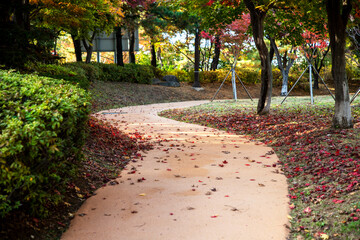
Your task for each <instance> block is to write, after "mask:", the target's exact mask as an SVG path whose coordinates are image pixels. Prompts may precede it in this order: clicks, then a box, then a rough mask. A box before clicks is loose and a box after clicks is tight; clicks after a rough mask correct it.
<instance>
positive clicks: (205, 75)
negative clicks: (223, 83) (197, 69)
mask: <svg viewBox="0 0 360 240" xmlns="http://www.w3.org/2000/svg"><path fill="white" fill-rule="evenodd" d="M218 81H220V80H219V74H218V72H217V71H202V72H201V73H200V82H203V83H214V82H218Z"/></svg>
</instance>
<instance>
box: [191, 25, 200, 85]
mask: <svg viewBox="0 0 360 240" xmlns="http://www.w3.org/2000/svg"><path fill="white" fill-rule="evenodd" d="M199 69H200V31H199V29H196V33H195V63H194V84H193V87H197V88H199V87H201V85H200V76H199Z"/></svg>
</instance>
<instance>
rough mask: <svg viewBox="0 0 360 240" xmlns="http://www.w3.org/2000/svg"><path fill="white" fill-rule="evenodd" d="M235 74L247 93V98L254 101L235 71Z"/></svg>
mask: <svg viewBox="0 0 360 240" xmlns="http://www.w3.org/2000/svg"><path fill="white" fill-rule="evenodd" d="M235 74H236V76H237V78H238V79H239V82H240V83H241V85H242V87H243V88H244V90H245V92H246V93H247V95H248V96H249V98H250V99H251V101H254V100H253V99H252V97H251V95H250V93H249V92H248V90H247V89H246V87H245V85H244V83H243V82H242V81H241V79H240V77H239V75H238V74H237V73H236V72H235Z"/></svg>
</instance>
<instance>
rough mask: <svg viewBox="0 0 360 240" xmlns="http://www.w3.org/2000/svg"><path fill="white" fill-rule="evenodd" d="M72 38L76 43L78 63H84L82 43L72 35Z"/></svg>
mask: <svg viewBox="0 0 360 240" xmlns="http://www.w3.org/2000/svg"><path fill="white" fill-rule="evenodd" d="M71 38H72V40H73V43H74V49H75V57H76V61H77V62H82V53H81V41H80V39H78V38H77V37H76V36H75V35H73V34H71Z"/></svg>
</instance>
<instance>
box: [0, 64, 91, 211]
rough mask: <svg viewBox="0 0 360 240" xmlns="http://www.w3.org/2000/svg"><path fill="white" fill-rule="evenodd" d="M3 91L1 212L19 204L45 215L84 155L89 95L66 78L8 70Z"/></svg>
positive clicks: (1, 74) (2, 76)
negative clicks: (82, 152) (74, 164)
mask: <svg viewBox="0 0 360 240" xmlns="http://www.w3.org/2000/svg"><path fill="white" fill-rule="evenodd" d="M46 69H48V70H50V68H46ZM59 69H60V70H59ZM54 71H55V73H57V72H56V71H62V68H58V66H56V67H55V68H54ZM0 92H1V95H0V106H1V109H2V110H1V111H0V130H1V135H0V163H1V168H0V215H1V216H4V215H6V214H7V213H9V212H10V211H12V210H13V209H15V208H18V207H20V206H23V207H25V208H29V209H30V210H31V212H32V213H33V214H39V215H46V207H49V206H50V205H51V204H54V203H57V202H58V201H59V200H60V199H61V197H60V192H59V191H61V186H62V184H64V179H65V178H67V177H68V176H69V175H70V174H71V172H72V171H71V169H72V166H73V164H72V163H73V162H75V161H78V160H79V158H80V157H81V147H82V145H83V143H84V139H85V125H86V121H87V116H88V114H89V107H88V105H89V97H88V96H87V93H86V92H85V90H82V89H79V88H77V87H76V86H73V85H71V84H68V83H66V82H65V81H63V80H58V79H51V78H46V77H39V76H36V75H20V74H17V73H10V72H6V71H0Z"/></svg>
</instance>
